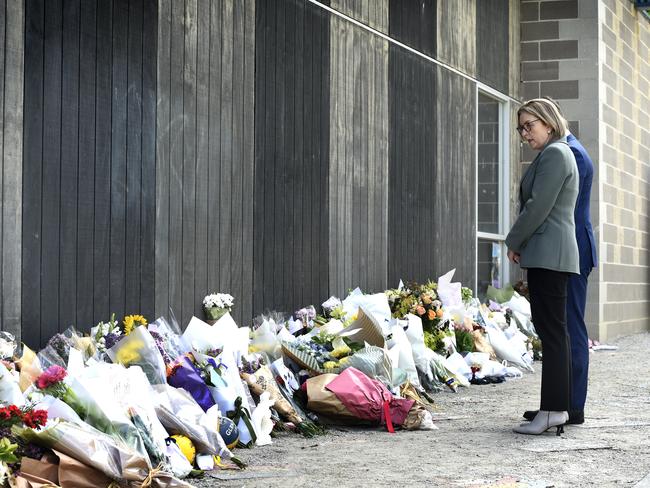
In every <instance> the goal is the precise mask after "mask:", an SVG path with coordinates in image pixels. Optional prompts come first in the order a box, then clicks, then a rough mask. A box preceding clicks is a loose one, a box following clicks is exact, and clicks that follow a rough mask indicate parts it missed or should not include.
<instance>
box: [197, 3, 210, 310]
mask: <svg viewBox="0 0 650 488" xmlns="http://www.w3.org/2000/svg"><path fill="white" fill-rule="evenodd" d="M210 3H211V2H208V1H199V2H198V4H197V29H196V35H197V40H196V56H197V58H196V100H197V102H196V214H195V221H196V223H195V226H196V227H195V229H196V237H195V242H196V245H195V249H196V254H195V263H196V266H195V270H194V288H193V289H194V303H193V307H194V309H193V313H194V315H196V316H197V317H202V314H201V302H202V300H203V297H204V296H205V295H206V293H207V292H208V289H209V287H208V245H209V244H208V220H205V219H203V218H202V217H203V216H206V215H207V216H209V215H210V214H209V213H208V196H209V193H210V191H211V188H210V186H209V185H208V165H209V162H210V160H209V159H208V156H209V155H208V151H209V115H210V112H209V100H210V98H209V96H210V69H211V66H210ZM208 218H209V217H208Z"/></svg>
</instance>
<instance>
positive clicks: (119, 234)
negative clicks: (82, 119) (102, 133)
mask: <svg viewBox="0 0 650 488" xmlns="http://www.w3.org/2000/svg"><path fill="white" fill-rule="evenodd" d="M128 18H129V2H128V0H114V1H113V65H112V73H111V80H112V87H113V90H112V98H111V112H112V120H111V128H112V131H111V132H112V137H111V226H110V228H111V238H110V243H111V244H110V250H111V251H110V252H111V255H110V291H109V293H110V295H109V297H110V299H109V303H110V308H111V312H116V313H117V314H118V316H119V315H121V314H123V313H124V310H125V304H126V287H125V280H126V278H127V276H128V274H127V270H126V256H125V254H126V245H125V242H126V232H127V227H126V198H127V195H126V191H127V188H126V176H127V175H126V164H127V161H126V159H127V149H128V148H127V122H128V120H127V100H128V97H127V88H128V57H127V47H128V46H127V41H128V22H125V20H127V21H128Z"/></svg>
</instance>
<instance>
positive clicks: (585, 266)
mask: <svg viewBox="0 0 650 488" xmlns="http://www.w3.org/2000/svg"><path fill="white" fill-rule="evenodd" d="M567 142H568V143H569V147H570V148H571V151H572V152H573V155H574V156H575V158H576V164H577V165H578V173H579V174H580V191H579V193H578V200H577V201H576V209H575V212H574V218H575V223H576V240H577V241H578V252H579V254H580V271H581V272H589V271H590V270H591V268H595V267H596V266H597V265H598V254H597V252H596V240H595V239H594V231H593V229H592V227H591V216H590V212H589V197H590V195H591V180H592V178H593V175H594V163H593V162H592V161H591V158H590V157H589V154H588V153H587V151H586V149H585V148H584V147H583V146H582V144H580V141H578V139H576V138H575V136H574V135H573V134H569V135H568V137H567Z"/></svg>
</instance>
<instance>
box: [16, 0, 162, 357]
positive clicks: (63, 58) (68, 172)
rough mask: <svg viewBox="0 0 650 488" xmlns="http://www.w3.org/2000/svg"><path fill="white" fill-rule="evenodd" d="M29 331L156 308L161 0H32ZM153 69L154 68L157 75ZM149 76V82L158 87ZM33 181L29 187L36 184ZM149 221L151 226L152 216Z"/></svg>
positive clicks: (25, 315)
mask: <svg viewBox="0 0 650 488" xmlns="http://www.w3.org/2000/svg"><path fill="white" fill-rule="evenodd" d="M25 9H26V10H25V31H24V35H25V85H24V86H25V100H26V102H25V127H24V139H25V140H24V147H25V148H26V150H25V154H24V161H23V165H24V168H23V171H24V173H23V174H24V181H25V182H26V184H25V185H24V187H23V229H22V239H23V255H22V278H21V281H22V296H23V298H24V297H27V296H29V297H30V300H29V301H26V300H24V299H23V300H22V307H21V308H22V326H23V335H26V334H29V336H30V338H31V341H30V345H34V346H38V345H39V344H42V343H44V342H45V341H47V340H48V339H49V338H50V337H51V336H52V335H53V334H54V333H56V332H57V331H60V330H62V329H64V328H66V327H68V326H70V325H76V326H77V327H79V328H80V329H82V330H83V329H87V328H89V327H90V326H92V325H94V323H95V322H97V321H99V320H106V319H107V318H109V317H110V313H111V312H115V313H116V314H117V316H118V317H119V316H122V315H124V314H126V313H143V314H145V315H146V316H148V317H151V315H152V312H153V300H152V296H151V294H150V293H149V292H145V291H144V290H147V289H151V288H153V286H154V270H153V262H152V260H151V259H146V258H144V256H147V255H152V254H153V240H152V238H151V237H149V236H147V235H145V234H146V233H147V232H152V229H151V222H153V215H154V212H155V200H154V192H153V185H154V182H155V174H154V173H153V171H152V169H153V166H152V162H153V160H154V157H155V155H154V153H153V147H152V145H151V143H150V142H149V143H148V144H145V141H147V140H149V141H150V137H148V136H147V134H151V133H152V132H153V131H155V126H154V125H153V119H152V114H153V111H154V110H155V98H154V97H153V96H152V93H155V85H153V84H152V82H153V79H152V77H151V72H152V68H153V67H154V66H155V58H153V57H151V56H147V55H145V53H144V49H145V47H147V48H148V49H150V50H151V49H153V50H155V49H156V44H155V38H153V37H152V33H153V32H154V31H155V24H156V22H157V6H156V2H155V1H154V0H147V1H145V2H142V1H137V0H114V1H112V2H110V1H109V2H99V3H97V4H94V3H93V2H82V1H80V0H77V1H75V0H66V1H65V2H63V1H61V0H55V1H51V2H50V1H44V0H29V1H28V2H26V3H25ZM145 73H148V76H146V77H145ZM147 82H148V84H147ZM27 182H29V184H27ZM145 223H148V224H146V225H145Z"/></svg>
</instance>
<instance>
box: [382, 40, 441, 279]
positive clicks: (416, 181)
mask: <svg viewBox="0 0 650 488" xmlns="http://www.w3.org/2000/svg"><path fill="white" fill-rule="evenodd" d="M437 96H438V91H437V86H436V67H435V65H434V64H432V63H430V62H428V61H426V60H424V59H422V58H421V57H419V56H417V55H415V54H413V53H411V52H409V51H407V50H405V49H403V48H400V47H398V46H394V45H391V47H390V54H389V88H388V99H389V111H390V149H389V150H390V160H389V165H390V166H389V168H390V169H389V180H388V194H389V214H388V215H389V240H388V283H389V285H390V286H391V287H396V286H397V284H398V283H399V280H400V279H402V280H404V282H407V281H412V280H415V281H418V282H424V281H426V280H428V279H436V278H437V277H438V274H437V273H438V272H439V268H438V267H437V266H436V264H438V260H437V259H436V255H437V254H438V252H439V250H438V244H439V243H438V241H437V240H436V237H437V235H436V230H437V229H438V227H439V226H440V221H439V220H436V218H435V217H436V216H437V215H438V214H437V213H436V204H437V203H438V201H437V195H438V193H439V192H440V187H441V185H442V182H441V181H439V180H438V168H439V165H440V164H439V161H440V159H439V158H438V157H437V153H436V147H437V143H438V139H437V138H436V131H437V121H438V118H439V115H438V107H437V105H436V97H437ZM443 161H444V160H443Z"/></svg>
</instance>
